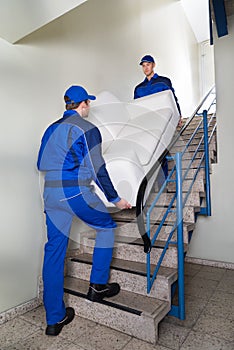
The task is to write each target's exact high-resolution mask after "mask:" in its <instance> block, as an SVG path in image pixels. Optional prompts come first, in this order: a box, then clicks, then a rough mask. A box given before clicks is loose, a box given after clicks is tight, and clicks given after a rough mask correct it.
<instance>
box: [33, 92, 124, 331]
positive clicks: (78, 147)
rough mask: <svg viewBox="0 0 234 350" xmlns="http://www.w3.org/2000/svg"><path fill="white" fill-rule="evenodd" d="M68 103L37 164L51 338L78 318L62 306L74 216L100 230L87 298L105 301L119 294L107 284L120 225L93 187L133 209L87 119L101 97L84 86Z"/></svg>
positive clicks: (67, 96)
mask: <svg viewBox="0 0 234 350" xmlns="http://www.w3.org/2000/svg"><path fill="white" fill-rule="evenodd" d="M64 99H65V103H66V111H65V112H64V114H63V117H62V118H60V119H59V120H57V121H55V122H54V123H53V124H51V125H50V126H49V127H48V128H47V130H46V131H45V133H44V135H43V138H42V141H41V147H40V150H39V155H38V161H37V166H38V169H39V170H40V171H43V172H45V187H44V194H43V196H44V212H45V215H46V225H47V236H48V241H47V243H46V244H45V254H44V264H43V283H44V292H43V300H44V306H45V310H46V320H47V328H46V334H47V335H54V336H56V335H58V334H59V333H60V332H61V330H62V328H63V326H64V325H66V324H68V323H70V322H71V321H72V319H73V318H74V310H73V308H70V307H67V308H65V305H64V301H63V293H64V292H63V284H64V260H65V255H66V249H67V244H68V239H69V233H70V229H71V224H72V219H73V217H74V216H77V217H79V218H80V219H81V220H83V221H84V222H85V223H86V224H88V225H89V226H91V227H92V228H94V229H95V230H96V242H95V247H94V252H93V265H92V270H91V275H90V286H89V290H88V294H87V298H88V299H89V300H91V301H100V300H102V299H103V298H104V297H112V296H114V295H116V294H118V293H119V291H120V286H119V284H118V283H108V280H109V270H110V263H111V260H112V252H113V245H114V228H115V227H116V224H115V222H114V221H113V220H112V218H111V216H110V214H109V213H108V211H107V209H106V207H105V205H104V204H103V202H102V201H101V200H100V198H99V197H98V196H97V195H96V194H95V193H94V191H93V186H92V185H91V182H92V181H95V182H96V184H97V185H98V186H99V187H100V188H101V190H102V191H103V192H104V194H105V196H106V198H107V200H108V201H109V202H112V203H113V204H114V205H115V206H116V207H117V208H119V209H129V208H131V205H130V204H129V203H128V202H127V201H126V200H125V199H123V198H122V199H121V198H120V197H119V196H118V194H117V192H116V190H115V188H114V186H113V184H112V182H111V179H110V177H109V175H108V172H107V170H106V164H105V161H104V159H103V157H102V152H101V143H102V139H101V134H100V132H99V130H98V128H97V127H96V126H94V125H93V124H92V123H90V122H89V121H88V120H86V119H84V118H86V117H87V116H88V113H89V105H90V100H94V99H96V97H95V96H93V95H88V93H87V91H86V90H85V89H84V88H83V87H81V86H71V87H70V88H69V89H68V90H67V91H66V92H65V96H64Z"/></svg>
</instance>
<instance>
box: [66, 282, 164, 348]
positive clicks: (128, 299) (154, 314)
mask: <svg viewBox="0 0 234 350" xmlns="http://www.w3.org/2000/svg"><path fill="white" fill-rule="evenodd" d="M88 285H89V283H88V281H84V280H81V279H78V278H73V277H66V278H65V288H64V290H65V293H66V303H67V305H69V306H71V307H73V308H74V309H75V312H76V314H77V315H79V316H81V317H84V318H86V319H89V320H92V321H94V322H97V323H99V324H102V325H105V326H108V327H110V328H113V329H116V330H118V331H120V332H124V333H125V334H129V335H131V336H133V337H136V338H138V339H142V340H144V341H147V342H150V343H152V344H155V343H156V341H157V339H158V324H159V322H160V321H161V320H162V319H163V318H164V317H165V316H166V315H167V313H168V312H169V310H170V303H169V302H166V301H162V300H159V299H156V298H151V297H147V296H143V295H140V294H136V293H133V292H128V291H124V290H121V291H120V293H119V294H118V295H116V296H114V297H112V298H109V299H108V298H105V299H104V300H103V301H102V302H100V303H97V302H95V303H93V302H89V301H88V300H87V299H86V298H85V297H86V293H87V291H88Z"/></svg>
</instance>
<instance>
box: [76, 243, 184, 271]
mask: <svg viewBox="0 0 234 350" xmlns="http://www.w3.org/2000/svg"><path fill="white" fill-rule="evenodd" d="M82 243H83V244H82V248H81V249H82V252H83V253H88V254H93V248H94V244H95V240H94V238H89V237H83V242H82ZM164 246H165V242H164V241H158V240H157V241H156V243H155V245H154V246H153V247H152V250H151V264H153V265H156V264H157V263H158V261H159V258H160V256H161V254H162V251H163V248H164ZM187 249H188V245H187V244H184V251H185V252H186V251H187ZM113 258H117V259H122V260H127V261H129V260H131V261H136V262H140V263H142V262H145V261H146V254H145V253H144V248H143V242H142V239H141V238H138V241H134V242H133V243H132V244H129V242H127V243H126V241H125V239H119V240H118V241H116V242H115V246H114V250H113ZM161 266H164V267H170V268H177V246H176V244H175V243H171V244H170V245H169V247H168V248H167V249H166V253H165V257H164V259H163V261H162V265H161Z"/></svg>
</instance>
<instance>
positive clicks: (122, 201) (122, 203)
mask: <svg viewBox="0 0 234 350" xmlns="http://www.w3.org/2000/svg"><path fill="white" fill-rule="evenodd" d="M114 205H115V206H116V207H117V208H118V209H121V210H122V209H132V206H131V204H130V203H128V201H126V199H124V198H121V199H120V201H118V202H116V203H114Z"/></svg>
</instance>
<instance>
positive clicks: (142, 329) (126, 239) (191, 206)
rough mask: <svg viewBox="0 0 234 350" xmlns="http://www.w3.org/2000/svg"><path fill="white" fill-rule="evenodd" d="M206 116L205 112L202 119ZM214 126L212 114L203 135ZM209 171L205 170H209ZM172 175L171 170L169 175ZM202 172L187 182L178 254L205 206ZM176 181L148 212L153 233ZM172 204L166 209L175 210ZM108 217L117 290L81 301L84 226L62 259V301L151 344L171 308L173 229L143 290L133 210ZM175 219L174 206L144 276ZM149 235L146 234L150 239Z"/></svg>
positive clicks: (88, 236) (182, 141)
mask: <svg viewBox="0 0 234 350" xmlns="http://www.w3.org/2000/svg"><path fill="white" fill-rule="evenodd" d="M201 118H202V117H201V116H200V115H199V116H196V115H195V116H194V118H193V119H192V120H191V121H190V122H189V124H188V122H186V124H188V126H187V127H183V132H182V134H181V135H180V137H179V138H178V140H177V141H176V143H175V144H174V145H173V147H172V149H171V150H170V156H174V155H175V154H176V153H177V152H180V151H182V150H183V149H184V146H185V145H186V143H187V141H188V140H189V139H190V137H191V135H192V134H193V132H194V130H195V128H196V127H197V125H198V123H199V122H200V121H201ZM209 118H210V116H208V119H209ZM214 125H215V118H213V120H212V122H211V124H210V125H209V135H210V134H211V132H212V130H213V128H214ZM199 141H200V131H199V130H198V133H197V135H196V137H195V138H194V139H193V141H192V142H191V144H190V145H189V147H188V148H187V150H186V152H185V153H184V156H183V162H182V174H183V173H185V171H186V170H185V169H186V166H187V164H188V163H189V162H190V161H191V157H192V154H193V152H194V150H195V148H196V147H197V145H198V144H199ZM203 153H204V148H203V143H201V145H200V149H199V152H198V153H197V155H196V159H194V161H193V163H192V165H191V169H190V170H189V171H188V174H187V177H186V179H185V180H184V181H183V187H182V197H183V198H185V196H186V195H187V193H188V189H189V186H190V185H191V184H192V181H193V176H194V174H195V172H196V168H197V165H198V162H199V160H200V159H201V157H202V155H203ZM209 158H210V162H216V135H215V133H214V134H213V137H212V139H211V141H210V145H209ZM168 166H169V169H172V168H173V166H174V160H170V161H169V162H168ZM210 170H211V168H210ZM173 178H175V174H173V176H172V179H173ZM205 185H206V183H205V170H204V169H201V171H200V172H199V173H198V175H197V177H196V180H195V182H194V183H193V185H192V190H191V193H190V194H189V196H188V200H187V202H186V205H185V207H184V209H183V239H184V242H183V247H184V255H185V254H186V252H187V249H188V244H189V241H190V238H191V234H192V231H193V230H194V227H195V224H196V219H197V215H198V214H199V213H202V208H203V207H204V205H205V204H206V190H205ZM158 191H159V189H158V188H157V182H156V183H155V185H154V186H153V188H152V190H151V193H150V195H149V197H148V200H147V205H146V206H147V207H149V206H150V205H151V203H152V202H153V200H154V199H155V197H156V196H157V194H158ZM175 192H176V185H175V183H174V182H169V183H168V184H167V186H166V188H165V190H164V191H163V193H162V195H161V196H160V199H159V200H158V202H157V204H156V206H155V207H154V209H153V211H152V212H151V216H150V225H151V226H152V227H153V228H154V231H155V230H156V229H157V227H158V226H159V225H160V223H161V220H162V218H163V216H164V214H165V211H166V210H167V207H168V204H169V203H170V201H171V199H172V197H173V196H174V195H175ZM175 207H176V204H175V205H174V207H173V208H172V209H175ZM112 215H113V218H114V220H115V221H116V222H117V223H118V228H117V230H116V240H115V248H114V255H113V261H112V265H111V273H110V282H112V281H115V282H118V283H119V284H120V285H121V291H120V293H119V294H118V295H117V296H115V297H113V298H110V299H107V298H106V299H104V300H103V301H102V302H101V303H92V302H90V301H88V300H86V298H85V297H86V293H87V291H88V286H89V276H90V271H91V265H92V251H93V247H94V243H95V232H94V231H92V230H90V231H88V232H86V233H85V234H84V235H83V236H82V238H81V246H80V249H79V250H77V251H75V252H74V254H71V252H70V254H69V256H68V257H67V263H66V277H65V295H66V298H67V300H66V302H67V304H68V305H70V306H72V307H74V309H75V311H76V314H77V315H79V316H82V317H84V318H87V319H90V320H92V321H95V322H97V323H100V324H102V325H106V326H109V327H111V328H113V329H116V330H118V331H121V332H124V333H126V334H129V335H131V336H133V337H136V338H138V339H142V340H144V341H148V342H150V343H153V344H154V343H156V341H157V338H158V324H159V322H160V321H161V320H162V319H163V318H164V317H165V316H166V315H167V314H168V313H169V312H170V310H171V309H172V305H171V299H172V290H173V289H174V288H172V286H174V285H175V283H176V282H177V280H178V250H177V244H176V242H177V232H176V231H177V230H175V232H174V233H173V236H172V238H171V239H170V242H169V244H168V245H167V246H166V252H165V256H164V258H163V260H162V263H161V265H160V267H159V270H158V273H157V276H156V280H155V282H154V284H153V285H152V288H151V290H150V292H149V293H147V268H146V256H147V255H146V254H145V253H144V249H143V242H142V239H141V237H140V234H139V229H138V223H137V219H136V210H135V209H134V208H133V209H131V210H127V211H121V212H115V213H112ZM175 219H176V213H175V210H172V212H171V213H169V215H168V217H167V219H166V221H165V222H164V224H163V226H162V229H161V231H160V233H159V235H158V236H157V239H156V240H155V242H154V244H153V247H152V250H151V254H150V276H151V277H152V275H153V273H154V270H155V267H156V264H157V263H158V261H159V259H160V256H161V253H162V251H163V248H164V247H165V244H166V241H167V240H168V235H169V234H170V232H171V229H172V227H173V224H174V222H175ZM151 238H152V237H151Z"/></svg>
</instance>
